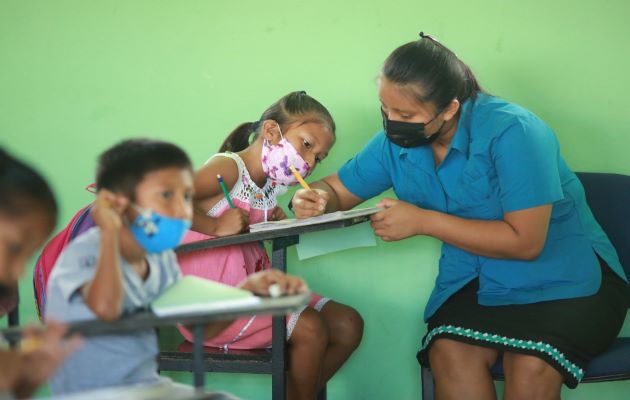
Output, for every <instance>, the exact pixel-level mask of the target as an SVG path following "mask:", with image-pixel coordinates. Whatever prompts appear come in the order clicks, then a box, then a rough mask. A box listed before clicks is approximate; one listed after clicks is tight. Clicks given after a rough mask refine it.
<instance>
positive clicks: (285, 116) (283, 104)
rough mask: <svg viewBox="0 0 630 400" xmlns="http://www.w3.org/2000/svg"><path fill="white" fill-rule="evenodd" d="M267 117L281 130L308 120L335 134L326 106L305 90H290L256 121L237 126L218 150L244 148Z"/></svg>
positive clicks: (253, 138)
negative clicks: (323, 126)
mask: <svg viewBox="0 0 630 400" xmlns="http://www.w3.org/2000/svg"><path fill="white" fill-rule="evenodd" d="M268 119H270V120H274V121H276V122H277V123H278V124H279V125H280V129H282V130H283V131H284V129H283V128H284V127H285V126H287V125H290V124H292V123H295V122H300V125H303V124H306V123H310V122H316V123H320V124H322V125H325V126H326V127H327V128H328V130H329V131H330V133H332V135H333V136H335V129H336V127H335V121H333V118H332V116H331V115H330V113H329V112H328V110H327V109H326V107H324V106H323V105H322V104H321V103H320V102H319V101H317V100H315V99H314V98H312V97H311V96H309V95H307V94H306V92H304V91H298V92H291V93H289V94H287V95H286V96H284V97H282V98H281V99H280V100H278V101H276V102H275V103H273V104H272V105H271V106H270V107H269V108H268V109H266V110H265V112H264V113H263V114H262V116H261V117H260V119H259V120H258V121H256V122H246V123H244V124H240V125H239V126H237V127H236V129H234V130H233V131H232V133H230V134H229V135H228V137H227V138H225V141H224V142H223V144H222V145H221V147H220V149H219V152H225V151H231V152H237V151H241V150H244V149H246V148H247V147H248V146H249V144H250V143H251V142H253V141H254V140H256V138H257V137H258V134H259V133H260V132H259V130H260V127H261V124H262V122H263V121H265V120H268ZM252 135H253V137H252Z"/></svg>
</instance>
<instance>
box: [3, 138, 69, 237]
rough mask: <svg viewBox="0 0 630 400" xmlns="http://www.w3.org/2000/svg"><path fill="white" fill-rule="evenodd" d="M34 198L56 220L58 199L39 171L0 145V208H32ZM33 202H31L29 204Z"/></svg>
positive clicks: (15, 211)
mask: <svg viewBox="0 0 630 400" xmlns="http://www.w3.org/2000/svg"><path fill="white" fill-rule="evenodd" d="M31 202H35V203H36V204H37V205H38V206H40V207H42V209H43V210H45V211H46V213H47V214H48V216H50V219H51V223H52V225H54V224H55V223H56V222H57V213H58V207H57V201H56V200H55V196H54V194H53V192H52V190H51V188H50V186H49V185H48V183H47V182H46V180H45V179H44V178H43V177H42V175H40V173H39V172H37V171H36V170H34V169H33V168H31V167H30V166H28V165H26V164H25V163H23V162H22V161H20V160H18V159H17V158H15V157H13V156H11V155H10V154H9V153H7V152H6V151H5V150H4V149H2V148H0V211H3V212H8V213H11V214H14V215H15V214H21V213H24V212H29V211H32V207H33V204H32V203H31ZM29 203H30V204H29Z"/></svg>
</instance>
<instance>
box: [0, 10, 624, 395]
mask: <svg viewBox="0 0 630 400" xmlns="http://www.w3.org/2000/svg"><path fill="white" fill-rule="evenodd" d="M628 15H630V3H629V2H627V1H624V0H618V1H605V0H597V1H596V0H583V1H580V2H575V1H573V2H570V1H564V0H562V1H555V2H550V1H546V0H530V1H513V0H503V1H499V0H494V1H492V0H479V1H465V0H454V1H450V2H439V1H421V0H415V1H391V2H386V1H380V2H376V1H365V0H364V1H356V0H349V1H334V2H333V1H330V0H320V1H303V0H294V1H288V0H278V1H264V2H263V1H254V0H241V1H226V0H214V1H210V0H208V1H188V0H181V1H158V0H154V1H148V0H145V1H132V0H127V1H118V0H117V1H98V2H97V1H87V0H58V1H41V0H40V1H23V0H11V1H8V0H0V143H1V144H2V145H3V146H6V147H8V148H9V149H10V150H11V151H13V152H15V153H17V154H18V155H20V156H22V157H24V158H26V159H28V160H29V161H30V162H31V163H33V164H35V165H36V166H37V167H39V168H40V169H41V170H42V171H43V172H44V173H45V174H46V176H47V177H48V178H49V179H50V181H51V182H52V184H53V185H54V189H55V190H56V193H57V195H58V197H59V199H60V202H61V207H62V219H61V220H62V221H67V220H69V218H70V217H71V215H73V213H74V212H75V211H76V210H77V209H78V208H79V207H81V206H83V205H84V204H86V203H87V202H89V201H90V200H91V198H92V195H91V194H89V193H87V192H85V191H83V187H84V186H85V185H86V184H88V183H90V182H91V181H92V175H93V170H94V166H95V158H96V156H97V154H98V153H100V152H101V151H102V150H103V149H105V148H106V147H108V146H110V145H111V144H113V143H114V142H116V141H118V140H120V139H122V138H126V137H129V136H138V135H145V136H154V137H159V138H163V139H168V140H172V141H175V142H177V143H178V144H180V145H182V146H183V147H184V148H185V149H187V150H188V151H189V153H190V155H191V157H192V158H193V160H194V162H195V164H196V165H201V163H202V162H203V161H204V160H205V159H206V158H207V157H209V156H210V155H211V154H213V152H214V151H215V150H216V149H217V147H218V145H219V144H220V142H221V141H222V139H223V137H224V136H225V135H226V134H227V133H228V132H229V131H230V130H231V129H232V128H233V127H234V126H236V125H237V124H239V123H240V122H244V121H251V120H255V119H257V117H258V116H259V114H260V113H261V112H262V111H263V109H264V108H266V107H267V106H268V105H269V104H271V103H272V102H273V101H275V100H276V99H277V98H279V97H280V96H282V95H283V94H285V93H287V92H289V91H292V90H298V89H304V90H307V91H308V92H309V93H310V94H311V95H313V96H315V97H316V98H318V99H319V100H321V101H322V102H323V103H324V104H325V105H327V106H328V107H329V109H330V111H331V112H332V114H333V115H334V117H335V118H336V121H337V123H338V127H339V130H338V141H337V144H336V147H335V148H334V149H333V151H332V153H331V155H330V157H329V158H328V159H326V161H325V162H324V163H323V164H322V165H321V167H320V168H319V169H318V170H317V171H316V174H315V177H316V178H317V177H321V176H324V175H325V174H328V173H330V172H332V171H334V170H335V169H336V168H337V167H338V166H339V165H340V164H341V163H343V162H344V161H345V160H347V159H348V158H349V157H351V156H352V155H353V154H354V153H355V152H357V151H358V150H359V149H360V148H361V147H362V144H363V143H365V142H366V141H367V140H368V138H370V137H371V136H372V134H373V133H374V132H375V131H376V130H377V129H379V127H380V124H381V121H380V115H379V112H378V100H377V96H376V87H375V77H376V75H377V72H378V70H379V67H380V65H381V63H382V61H383V60H384V59H385V57H386V56H387V54H389V52H390V51H391V50H393V49H394V48H395V47H396V46H398V45H400V44H402V43H405V42H407V41H410V40H414V39H415V38H416V37H417V36H416V35H417V32H418V31H419V30H424V31H425V32H428V33H431V34H434V35H435V36H436V37H437V38H439V39H440V40H442V41H443V42H444V43H445V44H447V45H448V46H449V47H450V48H451V49H453V50H454V51H455V52H456V53H457V54H458V55H459V56H460V57H461V58H462V59H464V60H465V61H467V62H468V63H469V64H470V65H471V66H472V68H473V70H474V71H475V72H476V74H477V76H478V78H479V79H480V81H481V83H482V85H483V86H484V87H485V88H486V89H487V90H489V91H490V92H492V93H495V94H497V95H500V96H503V97H505V98H507V99H509V100H513V101H515V102H518V103H520V104H522V105H524V106H525V107H528V108H530V109H532V110H533V111H534V112H536V113H538V114H539V115H540V116H541V117H542V118H543V119H545V120H546V121H547V122H548V123H549V124H550V125H551V126H552V127H553V128H554V129H555V131H556V132H557V134H558V137H559V139H560V142H561V145H562V151H563V153H564V155H565V157H566V159H567V160H568V162H569V164H570V165H571V166H572V167H573V168H574V169H576V170H590V171H614V172H620V173H630V164H628V163H627V162H626V157H627V152H628V151H627V149H628V145H629V144H630V139H628V133H629V132H628V127H630V113H629V112H628V106H627V95H626V94H627V93H630V83H629V80H628V75H627V74H628V71H630V56H629V54H630V51H629V50H630V45H629V44H628V43H629V41H628V39H629V38H630V27H629V25H628V24H627V21H626V20H627V16H628ZM438 254H439V243H437V242H436V241H435V240H433V239H429V238H414V239H410V240H405V241H402V242H399V243H383V242H379V243H378V246H376V247H373V248H369V249H361V250H352V251H345V252H340V253H336V254H332V255H328V256H323V257H319V258H315V259H312V260H309V261H306V262H298V261H297V259H296V257H295V250H293V249H291V250H290V252H289V255H290V261H291V265H290V271H291V272H293V273H295V274H299V275H301V276H303V277H305V278H306V279H307V280H308V282H309V284H310V286H311V287H312V288H313V289H314V290H316V291H318V292H321V293H325V294H328V295H330V296H331V297H333V298H335V299H337V300H339V301H341V302H345V303H348V304H351V305H353V306H354V307H356V308H357V309H358V310H359V311H360V312H361V313H362V314H363V316H364V318H365V321H366V324H365V337H364V341H363V344H362V345H361V347H360V348H359V350H358V351H357V352H356V354H355V356H354V357H353V358H352V359H351V360H350V361H349V362H348V364H347V365H346V366H345V367H344V368H343V370H342V371H341V372H339V373H338V375H337V376H335V377H334V379H333V380H332V381H331V382H330V384H329V393H330V398H332V399H381V398H396V399H413V398H419V387H420V385H419V379H418V372H419V369H418V366H417V364H416V362H415V358H414V355H415V350H416V348H417V346H418V344H419V341H420V338H421V337H422V335H423V334H424V333H425V327H424V325H423V323H422V321H421V315H422V310H423V306H424V303H425V301H426V299H427V297H428V295H429V292H430V290H431V287H432V282H433V279H434V277H435V274H436V263H437V258H438ZM22 294H23V302H22V304H21V310H22V313H23V315H24V316H25V317H24V319H26V320H34V319H35V318H36V317H35V314H34V308H33V302H32V299H31V295H32V289H31V281H30V277H27V278H25V279H24V281H23V285H22ZM584 323H588V321H584ZM624 332H625V333H626V334H630V324H629V325H627V326H626V327H625V328H624ZM182 379H188V377H185V376H184V377H182ZM210 384H211V385H212V387H214V388H222V389H226V390H229V391H232V392H234V393H235V394H238V395H241V396H243V397H246V398H251V399H266V398H269V397H270V394H269V393H270V378H269V377H268V376H247V375H213V376H212V377H211V383H210ZM628 391H630V383H612V384H591V385H583V386H580V387H579V388H578V389H577V390H573V391H570V390H565V391H564V392H563V398H566V399H590V398H593V397H595V396H598V397H599V398H606V399H623V398H627V393H626V392H628Z"/></svg>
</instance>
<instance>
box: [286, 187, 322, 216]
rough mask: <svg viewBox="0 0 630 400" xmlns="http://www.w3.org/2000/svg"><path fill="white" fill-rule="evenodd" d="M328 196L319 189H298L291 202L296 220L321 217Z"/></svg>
mask: <svg viewBox="0 0 630 400" xmlns="http://www.w3.org/2000/svg"><path fill="white" fill-rule="evenodd" d="M329 198H330V195H329V194H328V192H326V191H325V190H321V189H311V190H306V189H300V190H298V191H297V192H295V196H293V199H292V200H291V204H292V205H293V212H294V213H295V216H296V217H297V218H308V217H315V216H318V215H322V214H323V213H325V212H326V204H327V203H328V199H329Z"/></svg>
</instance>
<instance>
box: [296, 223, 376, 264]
mask: <svg viewBox="0 0 630 400" xmlns="http://www.w3.org/2000/svg"><path fill="white" fill-rule="evenodd" d="M369 246H376V238H375V237H374V231H373V230H372V227H371V226H370V224H367V223H361V224H356V225H352V226H348V227H346V228H338V229H332V230H327V231H319V232H311V233H305V234H302V235H300V243H298V245H297V246H296V247H297V255H298V258H299V259H300V260H304V259H307V258H311V257H316V256H321V255H322V254H328V253H332V252H335V251H340V250H346V249H351V248H354V247H369Z"/></svg>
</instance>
